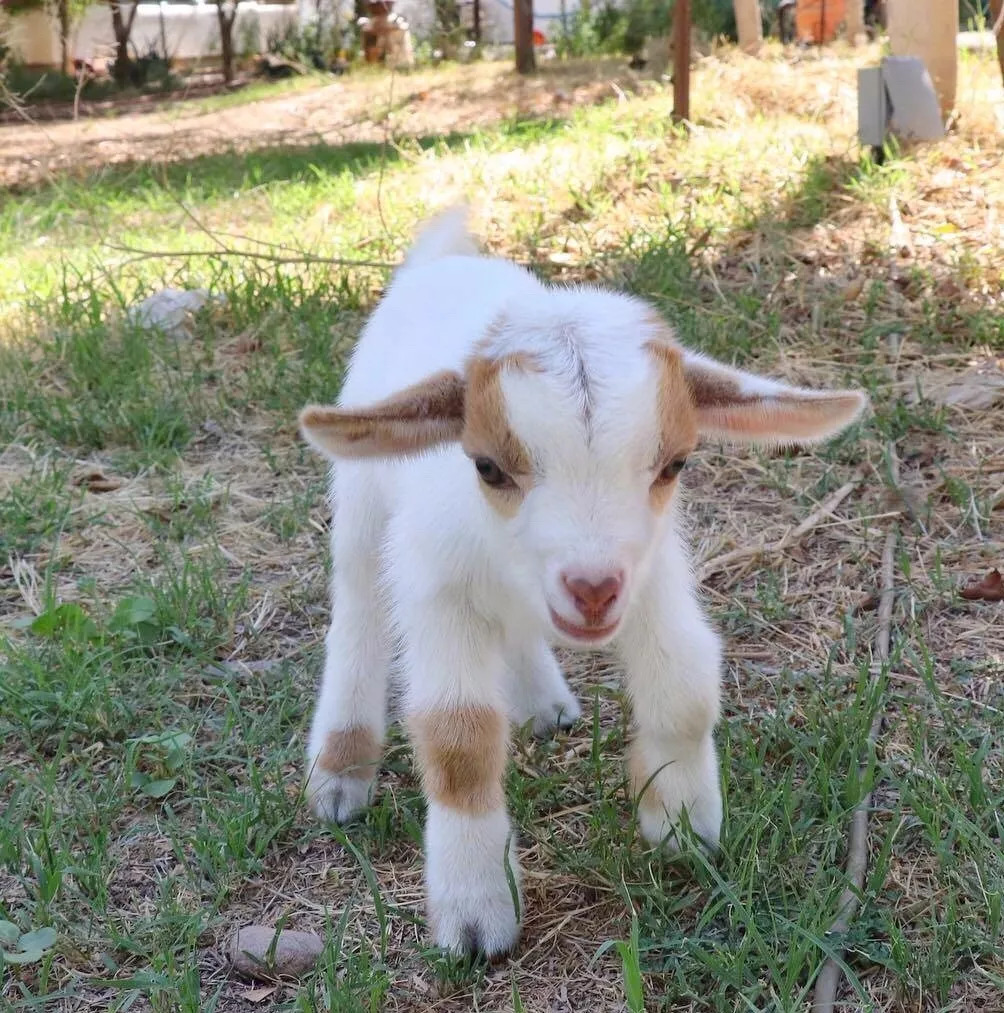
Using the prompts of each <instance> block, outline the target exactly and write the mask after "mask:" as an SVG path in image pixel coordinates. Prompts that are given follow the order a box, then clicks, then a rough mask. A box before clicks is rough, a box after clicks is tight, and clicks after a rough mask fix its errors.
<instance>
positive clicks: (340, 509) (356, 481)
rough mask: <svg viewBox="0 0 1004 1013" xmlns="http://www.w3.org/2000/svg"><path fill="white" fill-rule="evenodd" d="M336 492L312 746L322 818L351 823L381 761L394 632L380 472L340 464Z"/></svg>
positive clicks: (315, 797) (315, 803)
mask: <svg viewBox="0 0 1004 1013" xmlns="http://www.w3.org/2000/svg"><path fill="white" fill-rule="evenodd" d="M332 497H333V500H334V501H336V507H335V509H334V518H333V524H332V532H331V561H332V568H333V577H332V609H331V624H330V626H329V627H328V633H327V637H326V639H325V650H324V653H325V657H324V674H323V676H322V680H321V688H320V693H319V695H318V698H317V705H316V708H315V711H314V718H313V723H312V725H311V729H310V741H309V745H308V748H307V795H308V797H309V799H310V804H311V807H312V808H313V810H314V811H315V812H316V813H317V815H318V816H320V817H321V818H322V819H328V820H334V821H336V822H339V823H344V822H346V821H347V820H349V819H351V818H352V817H353V816H354V815H355V814H356V813H357V812H358V811H359V810H360V809H361V808H362V807H363V806H365V805H366V804H367V802H368V801H369V798H370V794H371V792H372V790H373V784H374V780H375V777H376V772H377V767H378V766H379V763H380V757H381V752H382V744H383V737H384V731H385V727H386V712H387V676H388V670H389V667H390V636H389V623H388V617H387V608H386V604H385V601H384V596H383V594H381V591H380V587H379V584H380V580H379V567H380V545H381V539H382V536H383V527H384V517H383V513H382V510H381V506H380V500H379V496H378V495H377V490H376V488H375V486H374V484H373V475H372V473H369V474H366V473H363V472H361V471H360V468H359V466H358V465H355V464H353V463H349V462H345V463H342V464H339V466H338V473H337V476H336V477H335V478H334V479H333V481H332Z"/></svg>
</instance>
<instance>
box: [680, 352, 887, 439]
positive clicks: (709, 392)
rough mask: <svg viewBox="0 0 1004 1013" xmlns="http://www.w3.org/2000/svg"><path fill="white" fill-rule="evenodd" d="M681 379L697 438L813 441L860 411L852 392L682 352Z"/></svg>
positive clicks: (858, 396) (862, 402)
mask: <svg viewBox="0 0 1004 1013" xmlns="http://www.w3.org/2000/svg"><path fill="white" fill-rule="evenodd" d="M683 369H684V375H685V376H686V378H687V383H688V385H689V386H690V390H691V393H692V394H693V397H694V405H695V407H696V408H697V428H698V431H699V432H700V434H701V435H702V436H711V437H716V438H719V439H722V440H726V441H729V442H734V443H764V444H785V443H817V442H819V441H820V440H825V439H827V438H828V437H830V436H835V435H836V434H837V433H839V432H840V431H841V430H842V429H845V428H846V427H847V426H849V425H850V424H851V423H852V422H853V421H854V420H855V419H856V418H858V416H859V415H861V413H862V412H863V411H864V409H865V407H866V406H867V404H868V397H867V395H865V394H864V393H863V392H861V391H858V390H807V389H805V388H803V387H789V386H787V385H786V384H783V383H777V382H776V381H774V380H768V379H767V378H766V377H762V376H756V375H755V374H753V373H745V372H743V371H742V370H739V369H733V368H732V367H730V366H724V365H722V364H721V363H720V362H715V361H714V359H708V358H706V357H705V356H703V355H699V354H697V353H696V352H690V351H688V352H685V353H684V358H683Z"/></svg>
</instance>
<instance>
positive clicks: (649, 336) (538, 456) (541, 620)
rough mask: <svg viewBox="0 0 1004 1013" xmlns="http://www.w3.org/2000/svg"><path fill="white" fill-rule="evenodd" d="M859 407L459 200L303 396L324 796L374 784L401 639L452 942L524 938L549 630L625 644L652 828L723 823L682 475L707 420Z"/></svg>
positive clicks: (709, 637) (714, 680)
mask: <svg viewBox="0 0 1004 1013" xmlns="http://www.w3.org/2000/svg"><path fill="white" fill-rule="evenodd" d="M865 404H866V399H865V397H864V396H863V395H862V394H860V393H858V392H855V391H812V390H803V389H799V388H794V387H789V386H785V385H783V384H780V383H775V382H773V381H770V380H767V379H763V378H761V377H757V376H753V375H751V374H748V373H743V372H740V371H738V370H735V369H732V368H729V367H727V366H724V365H721V364H719V363H717V362H715V361H713V360H710V359H707V358H705V357H703V356H700V355H696V354H694V353H692V352H689V351H687V350H686V349H684V348H682V347H681V346H680V345H679V344H678V343H677V341H676V340H675V338H674V335H673V332H672V330H671V329H670V328H669V326H668V325H667V324H666V323H665V322H664V321H663V320H661V319H660V318H659V316H658V315H657V314H656V313H655V312H654V311H653V309H652V308H651V307H650V306H648V305H646V304H645V303H644V302H642V301H640V300H638V299H635V298H631V297H628V296H625V295H620V294H615V293H611V292H604V291H600V290H597V289H592V288H560V287H554V286H549V285H545V284H543V283H542V282H540V281H539V280H537V279H536V278H534V277H533V276H532V275H531V274H530V273H529V272H527V271H525V270H523V269H521V268H519V267H517V266H515V265H513V264H511V263H508V262H505V261H502V260H496V259H489V258H485V257H481V256H478V253H477V249H476V247H475V245H474V243H473V241H472V240H471V238H470V236H469V235H468V233H467V229H466V218H465V214H464V212H463V210H462V209H454V210H452V211H449V212H447V213H445V214H444V215H441V216H440V217H439V218H437V219H435V220H434V221H433V222H432V223H431V224H430V225H429V226H427V228H426V229H425V230H424V232H423V233H422V234H421V235H420V237H419V239H418V241H417V244H416V246H415V247H414V249H413V250H412V252H411V254H410V255H409V257H408V259H407V261H406V263H405V264H404V266H403V267H402V268H401V269H400V271H399V272H398V273H397V275H396V277H395V278H394V280H393V283H392V284H391V286H390V289H389V291H388V292H387V294H386V296H385V297H384V299H383V301H382V302H381V304H380V305H379V306H378V308H377V309H376V311H375V312H374V314H373V316H372V318H371V319H370V321H369V323H368V325H367V326H366V328H365V330H364V332H363V334H362V337H361V338H360V341H359V344H358V347H357V348H356V350H355V354H354V355H353V358H352V362H351V367H350V369H349V371H348V375H347V378H346V381H345V385H344V387H343V389H342V392H341V397H340V400H339V403H338V405H337V406H336V407H317V406H314V407H308V408H306V409H305V410H304V411H303V414H302V416H301V425H302V430H303V433H304V435H305V436H306V438H307V439H308V440H309V441H310V443H311V444H312V445H313V446H314V447H316V448H317V449H318V450H319V451H321V452H322V453H323V454H325V455H326V456H328V457H329V458H331V459H332V460H333V461H334V462H335V466H334V469H333V473H332V483H331V493H332V503H333V507H334V510H335V518H334V524H333V529H332V541H331V551H332V557H333V558H332V562H333V568H334V579H333V611H332V619H331V626H330V629H329V632H328V637H327V645H326V646H327V651H326V661H325V667H324V676H323V682H322V685H321V690H320V696H319V699H318V701H317V709H316V712H315V714H314V719H313V727H312V729H311V733H310V744H309V749H308V754H307V762H308V769H309V774H308V778H309V779H308V794H309V796H310V799H311V803H312V805H313V807H314V809H315V811H316V812H317V813H318V814H319V815H320V816H322V817H324V818H327V819H332V820H337V821H339V822H341V821H345V820H348V819H349V818H350V817H352V816H353V815H354V814H355V813H356V812H357V811H358V810H359V809H360V808H361V807H362V806H364V805H365V804H366V803H367V801H368V798H369V796H370V792H371V790H372V786H373V782H374V776H375V773H376V768H377V766H378V764H379V761H380V755H381V743H382V741H383V737H384V731H385V726H386V722H387V684H388V674H389V667H390V663H391V657H392V653H393V651H394V648H395V645H397V647H398V650H399V664H400V667H401V669H402V675H403V679H404V686H405V691H404V707H405V710H406V721H407V727H408V730H409V733H410V737H411V740H412V742H413V744H414V748H415V754H416V757H417V760H418V763H419V766H420V769H421V773H422V780H423V785H424V790H425V794H426V796H427V799H428V816H427V822H426V835H425V846H426V881H427V887H428V905H429V919H430V923H431V926H432V930H433V934H434V938H435V941H436V942H437V943H438V944H440V945H442V946H444V947H448V948H450V949H452V950H455V951H467V950H480V951H483V952H485V953H486V954H488V955H489V956H491V955H495V954H498V953H501V952H504V951H506V950H508V949H509V948H511V947H512V946H513V945H514V944H515V942H516V940H517V937H518V934H519V909H520V905H519V903H518V894H517V893H516V891H518V884H519V879H520V872H519V867H518V863H517V859H516V848H515V847H514V846H513V844H512V841H511V835H512V828H511V825H510V821H509V817H508V814H507V812H506V803H505V795H504V791H503V778H504V773H505V766H506V755H507V741H508V735H509V725H510V722H513V721H515V722H519V723H522V722H526V721H532V722H533V726H534V729H535V730H536V731H538V732H541V733H544V732H547V731H548V730H549V729H552V728H553V727H555V726H557V725H565V724H567V723H570V722H573V721H574V720H575V719H576V718H578V717H579V714H580V709H579V705H578V703H577V701H576V699H575V697H574V696H573V695H572V693H571V692H570V690H569V688H568V686H567V685H566V683H565V680H564V678H563V676H562V673H561V670H560V668H559V666H558V664H557V662H556V660H555V657H554V655H553V654H552V651H551V646H552V645H553V644H560V645H564V646H566V647H579V648H595V647H598V646H602V645H607V644H611V645H613V647H614V649H615V650H616V652H617V653H618V654H619V657H620V660H621V662H622V663H623V669H624V673H625V679H626V684H627V689H628V691H629V694H630V696H631V698H632V700H633V703H634V723H635V727H636V734H635V737H634V742H633V744H632V747H631V757H630V771H631V776H632V781H633V783H634V785H635V787H636V789H637V790H639V791H641V790H644V796H643V797H642V798H641V799H640V801H639V814H640V825H641V830H642V832H643V833H644V835H645V837H646V838H647V839H648V840H649V841H651V842H654V843H655V842H664V843H665V844H666V845H668V846H669V847H673V846H674V843H675V840H676V837H675V834H676V831H677V828H678V826H679V823H680V818H681V814H682V813H683V812H684V811H686V815H687V819H688V820H689V823H690V826H691V827H692V828H693V830H694V831H695V832H696V833H697V834H698V835H700V837H701V838H703V839H704V841H705V842H706V843H707V844H708V846H710V847H714V846H715V845H716V844H717V841H718V836H719V831H720V824H721V819H722V802H721V792H720V788H719V775H718V764H717V758H716V753H715V745H714V740H713V730H714V726H715V723H716V721H717V718H718V712H719V694H720V658H721V646H720V641H719V637H718V635H717V634H716V633H715V631H714V630H713V629H712V627H711V626H710V625H709V623H708V620H707V619H706V617H705V615H704V613H703V611H702V609H701V605H700V604H699V601H698V597H697V594H696V589H695V582H694V578H693V575H692V569H691V564H690V561H689V558H688V550H687V547H686V545H685V541H684V538H683V537H682V536H681V533H680V530H679V521H678V517H677V507H676V496H675V493H676V489H677V485H678V476H679V474H680V471H681V469H682V468H683V466H684V463H685V461H686V460H687V455H688V454H690V453H691V452H692V451H693V450H694V448H695V446H696V445H697V442H698V440H699V439H700V438H701V437H711V438H714V439H721V440H725V441H732V442H739V443H759V444H779V443H793V442H797V443H807V442H813V441H818V440H821V439H824V438H826V437H828V436H831V435H833V434H835V433H837V432H839V431H840V430H841V429H843V428H844V427H845V426H847V425H848V424H849V423H850V422H851V421H852V420H854V419H855V418H856V417H857V416H858V415H859V414H860V412H861V411H862V409H863V408H864V406H865ZM513 884H515V887H514V886H513Z"/></svg>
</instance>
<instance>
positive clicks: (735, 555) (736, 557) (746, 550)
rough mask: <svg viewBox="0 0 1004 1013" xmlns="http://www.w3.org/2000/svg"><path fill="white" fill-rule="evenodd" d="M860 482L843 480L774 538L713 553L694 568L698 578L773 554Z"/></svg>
mask: <svg viewBox="0 0 1004 1013" xmlns="http://www.w3.org/2000/svg"><path fill="white" fill-rule="evenodd" d="M860 484H861V479H860V478H854V479H851V481H849V482H845V483H844V484H843V485H842V486H841V487H840V488H839V489H838V490H837V491H836V492H835V493H834V494H833V495H832V496H830V497H829V498H828V499H826V500H825V501H824V502H823V504H822V505H821V506H820V507H819V508H818V509H816V510H814V511H813V512H812V513H811V514H809V516H808V517H806V518H805V520H804V521H802V523H801V524H798V525H796V526H795V527H793V528H791V529H790V530H789V531H787V532H786V533H785V534H784V535H783V536H782V537H781V538H779V539H778V540H777V541H776V542H767V543H763V542H761V543H760V544H759V545H745V546H743V547H742V548H741V549H733V550H732V551H731V552H723V553H722V554H721V555H720V556H714V557H713V558H712V559H709V560H707V561H706V562H703V563H701V565H700V567H699V568H698V571H697V572H698V579H699V580H702V581H704V580H707V579H708V577H710V576H711V575H712V574H713V573H717V572H718V571H719V570H724V569H725V567H727V566H731V565H732V564H733V563H739V562H743V561H745V560H750V559H756V558H757V557H759V556H762V555H776V554H777V553H779V552H783V551H784V550H785V549H788V548H790V547H791V546H792V545H794V544H795V543H796V542H798V541H800V540H801V539H802V538H803V537H804V536H805V535H807V534H808V533H809V532H810V531H811V530H812V529H813V528H814V527H816V526H817V525H818V524H819V523H820V522H821V521H824V520H825V519H826V518H827V517H829V516H830V514H832V513H833V511H834V510H836V508H837V507H838V506H839V505H840V504H841V503H843V501H844V500H845V499H847V497H848V496H850V494H851V493H852V492H854V490H855V489H857V487H858V486H859V485H860Z"/></svg>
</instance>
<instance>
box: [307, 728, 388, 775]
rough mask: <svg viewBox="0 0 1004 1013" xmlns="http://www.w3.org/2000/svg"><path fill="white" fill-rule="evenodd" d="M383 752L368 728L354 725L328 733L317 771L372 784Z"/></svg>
mask: <svg viewBox="0 0 1004 1013" xmlns="http://www.w3.org/2000/svg"><path fill="white" fill-rule="evenodd" d="M381 754H382V749H381V747H380V740H379V739H378V738H377V737H376V736H375V735H374V734H373V732H372V731H371V730H370V729H369V728H365V727H363V726H362V725H352V726H350V727H348V728H338V729H335V730H334V731H332V732H328V738H327V741H326V742H325V743H324V749H323V750H321V755H320V756H318V758H317V769H318V770H321V771H324V773H326V774H341V775H342V776H343V777H357V778H359V780H360V781H369V780H371V779H372V778H373V777H374V775H375V774H376V768H377V764H379V762H380V757H381Z"/></svg>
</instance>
